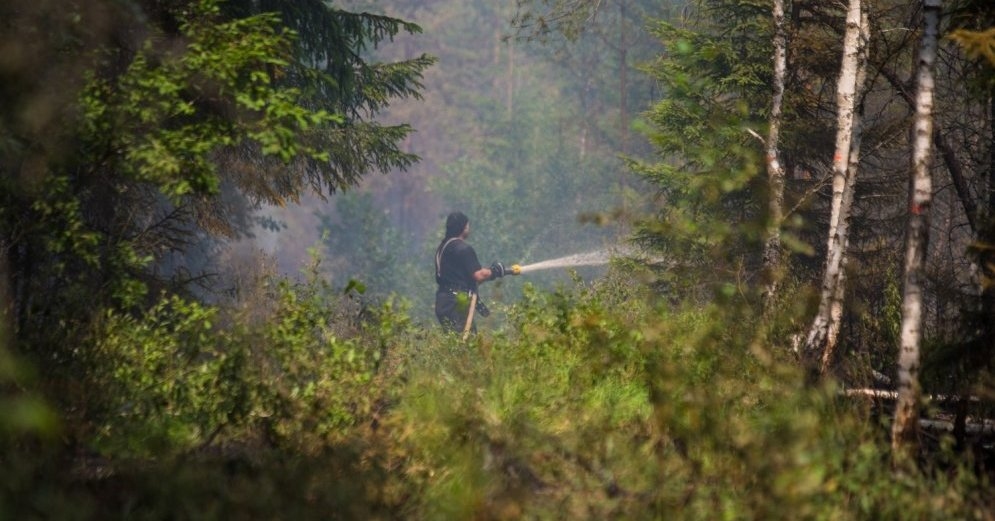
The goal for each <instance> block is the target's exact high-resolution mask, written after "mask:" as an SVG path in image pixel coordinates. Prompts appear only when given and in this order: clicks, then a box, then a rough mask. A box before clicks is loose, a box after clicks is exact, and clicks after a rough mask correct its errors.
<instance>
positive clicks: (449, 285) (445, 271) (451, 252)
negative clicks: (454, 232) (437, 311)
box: [435, 238, 480, 292]
mask: <svg viewBox="0 0 995 521" xmlns="http://www.w3.org/2000/svg"><path fill="white" fill-rule="evenodd" d="M436 259H437V265H436V274H435V281H436V282H437V283H438V284H439V289H440V290H444V291H449V290H455V291H467V290H472V291H474V292H476V291H477V281H476V280H474V278H473V274H474V273H476V272H477V270H479V269H480V261H479V260H477V252H475V251H473V247H472V246H470V245H469V244H467V243H466V241H464V240H462V239H458V238H455V239H450V240H449V241H447V242H446V243H444V244H443V245H442V246H440V247H439V251H437V252H436Z"/></svg>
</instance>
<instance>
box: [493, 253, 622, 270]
mask: <svg viewBox="0 0 995 521" xmlns="http://www.w3.org/2000/svg"><path fill="white" fill-rule="evenodd" d="M609 260H611V254H610V252H608V251H605V250H600V251H591V252H587V253H578V254H575V255H567V256H564V257H559V258H556V259H550V260H544V261H541V262H534V263H532V264H526V265H524V266H522V265H519V264H513V265H512V266H511V267H510V268H508V273H510V274H512V275H521V274H523V273H530V272H533V271H539V270H548V269H552V268H566V267H573V266H600V265H602V264H608V261H609Z"/></svg>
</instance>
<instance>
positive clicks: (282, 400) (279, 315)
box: [90, 281, 381, 457]
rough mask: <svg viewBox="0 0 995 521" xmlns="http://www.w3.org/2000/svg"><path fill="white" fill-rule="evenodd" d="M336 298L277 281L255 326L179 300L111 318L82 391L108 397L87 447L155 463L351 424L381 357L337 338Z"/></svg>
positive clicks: (318, 435) (323, 289)
mask: <svg viewBox="0 0 995 521" xmlns="http://www.w3.org/2000/svg"><path fill="white" fill-rule="evenodd" d="M337 299H338V297H335V296H334V294H333V293H332V292H331V291H330V288H328V287H327V286H325V285H322V284H321V283H318V282H317V281H313V282H312V283H311V284H308V285H292V284H290V283H289V282H287V281H277V282H274V283H273V285H272V287H271V293H270V295H269V302H258V303H257V304H258V305H261V306H265V307H266V308H267V309H268V314H267V315H266V316H265V317H258V316H257V317H255V319H256V321H249V320H248V319H247V317H242V316H238V315H236V316H234V317H227V318H226V319H225V320H224V321H222V320H221V318H222V317H220V316H219V310H218V309H217V308H212V307H205V306H203V305H200V304H197V303H195V302H189V301H184V300H182V299H179V298H177V297H171V298H164V299H162V300H161V301H160V302H159V303H158V304H157V305H156V306H155V307H153V308H152V309H150V310H149V311H148V312H147V313H146V314H145V315H143V316H142V317H141V318H136V317H133V316H129V315H125V314H120V313H117V312H112V311H109V312H107V314H106V316H105V317H104V319H103V320H102V321H101V325H100V327H99V328H98V329H97V330H96V331H95V332H94V335H93V338H94V341H93V342H94V346H93V353H94V354H93V355H92V356H93V357H94V362H95V363H94V369H93V372H92V373H91V379H92V381H91V382H90V384H91V385H94V386H98V387H99V388H100V389H101V390H102V394H103V395H104V396H106V397H107V401H106V403H104V404H103V408H104V410H105V411H106V414H105V415H104V417H103V419H102V420H101V421H100V423H99V425H98V426H97V427H96V435H95V438H94V444H95V446H96V447H97V448H99V449H100V450H101V452H106V453H109V454H116V455H135V456H140V457H152V456H160V457H161V456H163V455H166V454H171V453H178V452H184V451H189V450H192V449H194V448H196V447H198V446H200V445H202V444H209V443H212V442H214V441H215V438H216V437H218V436H219V435H220V438H219V439H221V440H224V439H228V440H236V441H237V440H242V441H243V442H244V440H245V435H246V432H253V431H258V430H259V429H262V431H261V432H262V433H263V434H264V435H265V436H266V438H267V439H268V440H269V441H270V442H271V443H276V444H278V445H279V444H283V443H291V442H292V443H304V442H305V441H306V440H308V439H316V440H321V439H323V438H324V437H326V436H330V435H333V434H334V433H335V432H338V431H340V430H341V429H342V428H343V427H346V426H349V425H352V424H353V423H354V422H355V421H356V420H357V414H362V411H365V410H366V409H367V408H368V406H369V397H368V395H367V394H366V393H367V391H368V386H369V383H370V378H371V375H372V372H373V368H374V367H375V366H376V364H377V363H378V362H379V359H380V356H381V350H380V349H375V348H366V347H363V346H361V345H360V344H358V343H357V340H355V339H350V338H342V337H341V336H340V332H339V328H340V327H341V326H340V325H336V324H333V323H331V322H330V320H329V317H328V311H327V310H328V309H331V308H333V307H336V306H338V305H339V304H338V302H337ZM260 318H263V320H261V321H259V319H260ZM232 320H235V322H234V323H231V321H232ZM220 322H225V323H228V324H229V325H227V326H223V325H222V324H221V323H220ZM258 434H259V432H256V435H258Z"/></svg>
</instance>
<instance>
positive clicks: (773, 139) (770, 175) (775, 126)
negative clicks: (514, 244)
mask: <svg viewBox="0 0 995 521" xmlns="http://www.w3.org/2000/svg"><path fill="white" fill-rule="evenodd" d="M773 18H774V94H773V96H772V98H771V108H770V128H769V129H768V132H767V158H766V159H767V185H768V189H769V190H770V194H769V196H768V200H767V213H768V215H767V240H766V241H765V243H764V257H763V259H764V268H765V269H766V271H767V276H768V277H769V278H768V281H767V287H766V288H764V305H765V308H766V309H767V310H768V311H769V310H770V309H771V307H772V305H773V302H774V300H775V298H776V297H777V290H778V282H779V281H780V278H781V221H783V220H784V209H783V206H784V167H783V166H782V165H781V161H780V158H779V151H778V147H779V146H780V145H779V140H780V134H781V112H782V105H783V104H784V77H785V73H786V70H787V68H788V42H787V34H786V32H787V31H786V30H785V23H784V0H774V7H773Z"/></svg>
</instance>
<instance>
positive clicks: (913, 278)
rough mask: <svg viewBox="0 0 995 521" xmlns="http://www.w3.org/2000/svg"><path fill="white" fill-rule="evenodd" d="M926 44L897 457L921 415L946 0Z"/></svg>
mask: <svg viewBox="0 0 995 521" xmlns="http://www.w3.org/2000/svg"><path fill="white" fill-rule="evenodd" d="M922 6H923V34H922V47H921V48H920V51H919V68H918V72H917V73H916V85H917V91H916V113H915V123H914V127H913V136H912V139H913V143H912V176H911V177H912V179H911V189H912V190H911V192H912V193H911V194H910V197H909V201H910V203H909V219H908V226H907V228H906V237H905V281H904V288H903V292H902V326H901V340H900V342H901V345H900V347H899V353H898V401H897V403H896V404H895V421H894V423H893V424H892V427H891V446H892V450H893V452H894V454H895V455H896V456H904V455H909V454H912V453H914V451H915V450H916V448H917V438H918V429H917V427H918V420H919V397H920V393H921V389H920V387H919V344H920V342H921V340H922V306H923V302H922V301H923V299H922V290H923V289H922V285H921V278H922V272H923V265H924V263H925V257H926V250H927V247H928V245H929V210H930V205H931V204H932V196H933V184H932V177H931V174H930V160H931V156H932V139H931V138H932V135H933V66H934V64H935V62H936V50H937V39H938V33H939V25H940V8H941V0H923V1H922Z"/></svg>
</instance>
